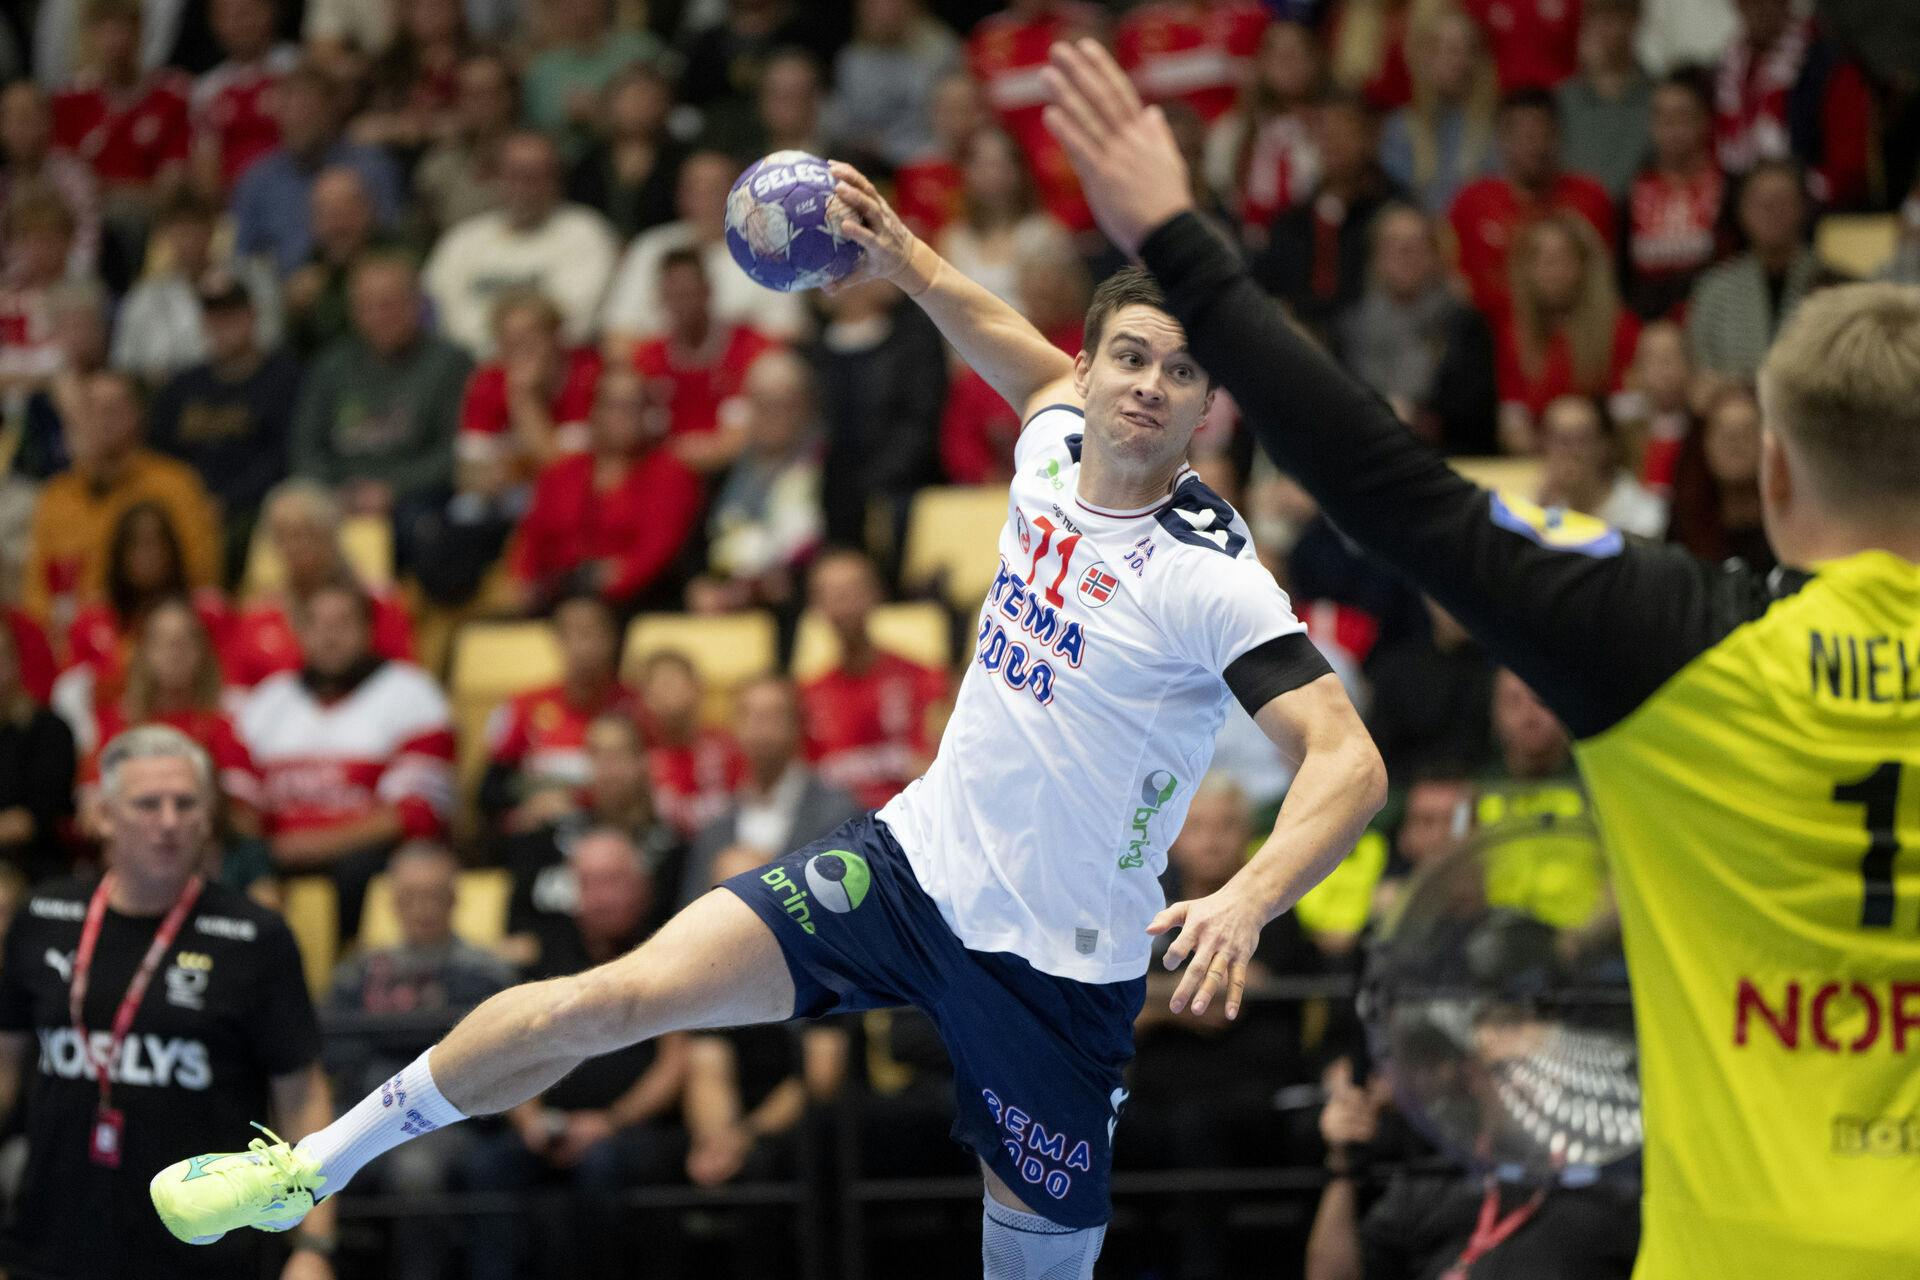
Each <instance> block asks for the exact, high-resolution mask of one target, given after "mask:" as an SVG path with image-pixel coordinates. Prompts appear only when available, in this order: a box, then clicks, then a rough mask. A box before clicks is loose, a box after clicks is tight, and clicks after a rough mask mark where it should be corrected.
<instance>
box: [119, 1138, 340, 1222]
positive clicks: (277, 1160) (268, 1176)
mask: <svg viewBox="0 0 1920 1280" xmlns="http://www.w3.org/2000/svg"><path fill="white" fill-rule="evenodd" d="M253 1127H254V1128H256V1129H258V1130H260V1132H262V1133H264V1134H266V1135H267V1137H268V1138H272V1139H273V1142H272V1144H271V1145H269V1144H268V1143H267V1141H266V1140H265V1139H263V1138H255V1139H254V1140H253V1141H252V1142H250V1143H248V1144H247V1149H246V1150H245V1151H228V1152H223V1153H221V1154H219V1155H210V1156H195V1157H193V1158H192V1159H191V1160H182V1161H181V1162H180V1163H179V1164H174V1165H168V1166H167V1167H166V1168H164V1169H162V1170H161V1171H160V1172H159V1173H157V1174H155V1175H154V1177H153V1181H152V1182H151V1183H150V1184H148V1188H147V1189H148V1191H149V1193H150V1194H151V1195H152V1196H153V1207H154V1208H155V1209H157V1210H158V1211H159V1213H160V1221H162V1222H164V1223H166V1224H167V1230H169V1231H171V1232H173V1234H174V1235H176V1236H178V1237H179V1238H180V1239H182V1240H184V1241H186V1242H187V1243H188V1244H212V1243H213V1242H214V1241H215V1240H218V1239H219V1238H220V1237H221V1236H224V1235H225V1234H227V1232H229V1231H232V1230H233V1229H234V1228H235V1227H256V1228H258V1229H259V1230H261V1231H286V1230H289V1229H291V1228H293V1227H296V1226H298V1225H300V1219H302V1218H304V1217H306V1216H307V1211H308V1210H309V1209H311V1208H313V1194H314V1192H316V1191H318V1190H319V1189H320V1187H321V1185H322V1184H324V1183H325V1182H326V1179H325V1178H323V1177H322V1176H320V1162H319V1161H318V1160H316V1159H314V1158H313V1157H312V1156H310V1155H306V1154H305V1153H303V1152H299V1151H296V1150H294V1149H293V1147H292V1146H291V1145H290V1144H289V1143H286V1142H283V1141H281V1139H280V1135H279V1134H277V1133H275V1132H273V1130H271V1129H269V1128H267V1127H266V1126H264V1125H260V1124H256V1125H254V1126H253Z"/></svg>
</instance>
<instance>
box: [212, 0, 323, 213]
mask: <svg viewBox="0 0 1920 1280" xmlns="http://www.w3.org/2000/svg"><path fill="white" fill-rule="evenodd" d="M208 18H209V20H210V21H211V22H212V25H213V37H214V39H215V40H216V41H218V42H219V45H220V48H221V50H222V51H223V52H224V53H225V54H226V57H225V59H224V60H223V61H222V62H221V63H220V64H219V65H218V66H216V67H214V68H213V70H211V71H209V72H207V73H206V74H205V75H203V76H201V77H200V79H199V80H198V81H196V82H195V84H194V86H193V102H192V107H193V128H194V150H195V156H194V161H193V163H194V167H195V171H196V177H197V179H198V180H199V182H200V183H201V185H202V187H203V188H204V189H206V190H209V191H225V190H227V189H229V188H231V187H232V186H233V184H234V182H235V181H236V180H238V178H239V177H240V175H241V174H243V173H245V172H246V171H247V166H248V165H251V164H252V163H253V162H254V161H255V160H258V159H259V158H260V157H261V156H264V155H265V154H267V152H269V151H271V150H273V149H274V148H275V147H277V146H279V145H280V122H279V121H278V120H277V119H276V118H275V116H274V112H273V102H272V95H273V88H274V86H275V85H277V84H278V83H279V82H280V77H281V76H283V75H285V74H286V73H287V72H288V71H291V70H292V69H293V67H294V65H295V64H296V63H298V62H299V61H300V50H299V49H298V48H296V47H295V46H293V45H290V44H281V43H279V42H278V41H277V40H276V38H275V33H274V18H275V15H274V9H273V0H211V3H210V4H209V6H208Z"/></svg>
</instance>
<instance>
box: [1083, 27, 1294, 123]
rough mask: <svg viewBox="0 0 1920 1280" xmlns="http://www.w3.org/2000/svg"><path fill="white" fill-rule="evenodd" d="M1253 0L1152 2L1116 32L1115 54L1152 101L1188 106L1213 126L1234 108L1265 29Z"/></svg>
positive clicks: (1142, 92) (1142, 95)
mask: <svg viewBox="0 0 1920 1280" xmlns="http://www.w3.org/2000/svg"><path fill="white" fill-rule="evenodd" d="M1268 20H1269V16H1268V14H1267V11H1266V8H1265V7H1264V6H1262V5H1260V4H1258V3H1255V2H1254V0H1154V2H1153V3H1149V4H1143V5H1141V6H1140V7H1139V8H1137V9H1134V10H1132V11H1131V12H1129V13H1128V14H1127V16H1126V17H1124V18H1122V19H1121V20H1120V26H1119V29H1118V30H1116V31H1115V32H1114V41H1113V43H1114V53H1115V55H1116V56H1117V57H1118V58H1119V60H1120V65H1121V66H1122V67H1124V68H1125V69H1126V72H1127V75H1128V76H1130V77H1131V78H1132V80H1133V83H1134V84H1135V86H1137V87H1138V88H1139V90H1140V96H1141V97H1143V98H1145V99H1146V100H1147V101H1149V102H1160V103H1166V102H1175V101H1178V102H1184V103H1186V104H1187V105H1188V106H1190V107H1192V108H1193V109H1194V110H1195V111H1197V112H1199V113H1200V118H1201V119H1202V120H1204V121H1206V122H1207V123H1208V124H1212V123H1213V122H1214V121H1215V120H1218V119H1219V118H1220V117H1221V116H1223V115H1225V114H1226V113H1227V110H1228V109H1229V108H1230V107H1232V106H1233V100H1234V98H1235V96H1237V95H1238V94H1239V92H1240V85H1241V82H1242V81H1243V80H1244V79H1245V77H1246V74H1247V72H1248V70H1249V64H1251V63H1252V61H1253V55H1254V51H1255V50H1256V49H1258V48H1259V47H1260V36H1261V33H1262V32H1264V31H1265V30H1266V29H1267V22H1268Z"/></svg>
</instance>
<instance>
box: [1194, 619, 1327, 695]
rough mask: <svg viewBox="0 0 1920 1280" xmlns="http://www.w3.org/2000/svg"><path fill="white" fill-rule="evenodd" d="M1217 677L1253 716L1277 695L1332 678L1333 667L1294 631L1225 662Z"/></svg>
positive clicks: (1299, 633)
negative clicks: (1322, 679)
mask: <svg viewBox="0 0 1920 1280" xmlns="http://www.w3.org/2000/svg"><path fill="white" fill-rule="evenodd" d="M1220 674H1221V676H1222V677H1223V678H1224V679H1225V680H1226V682H1227V688H1229V689H1231V690H1233V696H1234V697H1236V698H1238V699H1239V700H1240V705H1241V706H1243V707H1245V708H1246V709H1247V714H1248V715H1250V716H1254V715H1259V714H1260V708H1262V707H1264V706H1266V705H1267V704H1268V703H1269V702H1272V701H1273V700H1274V699H1275V698H1277V697H1279V696H1280V695H1281V694H1283V693H1292V692H1293V691H1294V690H1295V689H1298V688H1300V687H1301V686H1302V685H1307V684H1312V683H1313V682H1314V681H1315V680H1318V679H1319V678H1320V677H1321V676H1330V675H1332V674H1333V668H1332V667H1330V666H1328V665H1327V660H1326V659H1325V658H1324V657H1322V656H1321V655H1320V651H1319V650H1318V649H1316V648H1314V647H1313V641H1311V640H1309V639H1307V633H1306V632H1304V631H1295V632H1292V633H1291V634H1289V635H1284V636H1275V637H1274V638H1273V639H1271V640H1267V641H1264V642H1263V643H1260V644H1257V645H1255V646H1253V648H1251V649H1249V650H1247V651H1246V652H1245V653H1243V654H1241V655H1240V656H1239V657H1237V658H1235V659H1234V660H1233V661H1232V662H1229V663H1228V664H1227V669H1226V670H1225V671H1223V672H1221V673H1220Z"/></svg>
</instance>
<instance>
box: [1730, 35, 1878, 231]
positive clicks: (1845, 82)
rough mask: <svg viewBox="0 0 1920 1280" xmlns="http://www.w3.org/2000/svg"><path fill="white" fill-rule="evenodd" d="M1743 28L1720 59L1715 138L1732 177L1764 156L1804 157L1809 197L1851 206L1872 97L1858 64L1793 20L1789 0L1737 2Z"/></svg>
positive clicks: (1864, 169)
mask: <svg viewBox="0 0 1920 1280" xmlns="http://www.w3.org/2000/svg"><path fill="white" fill-rule="evenodd" d="M1737 7H1738V8H1739V10H1740V25H1741V32H1740V36H1739V38H1738V39H1736V40H1734V41H1732V42H1731V43H1729V44H1728V46H1727V52H1726V55H1725V56H1724V57H1723V58H1722V59H1721V60H1720V69H1719V73H1718V78H1717V82H1716V85H1715V89H1714V105H1715V120H1714V136H1715V138H1716V139H1717V140H1718V146H1719V153H1720V165H1721V167H1722V168H1724V169H1725V170H1726V171H1727V172H1728V173H1730V174H1734V175H1736V176H1738V175H1742V174H1745V173H1746V172H1747V170H1749V169H1751V168H1752V167H1753V166H1754V164H1755V163H1756V162H1758V161H1761V160H1783V159H1787V158H1788V157H1792V158H1794V159H1797V160H1799V161H1800V162H1801V163H1802V164H1803V165H1805V166H1806V167H1807V170H1808V175H1807V181H1808V187H1809V190H1810V192H1811V194H1812V195H1813V197H1814V198H1815V199H1816V200H1818V201H1820V202H1821V203H1822V204H1825V205H1827V206H1829V207H1832V208H1841V209H1845V208H1851V207H1853V206H1855V205H1858V204H1859V203H1860V202H1861V200H1862V199H1863V198H1864V197H1865V196H1866V194H1867V176H1868V170H1869V165H1870V159H1869V157H1870V155H1871V152H1872V149H1873V141H1874V137H1875V131H1874V128H1873V118H1874V105H1873V94H1872V91H1871V90H1870V89H1869V88H1868V86H1867V82H1866V78H1865V77H1864V76H1862V75H1861V74H1860V69H1859V68H1858V67H1857V66H1855V65H1854V64H1853V63H1851V62H1848V61H1846V60H1845V59H1844V58H1843V56H1842V55H1841V53H1840V51H1839V49H1838V48H1837V47H1836V46H1835V45H1834V44H1833V43H1832V42H1831V41H1829V40H1828V39H1827V38H1826V37H1825V36H1823V35H1821V34H1820V31H1819V29H1818V27H1817V26H1816V25H1815V23H1814V20H1813V19H1812V18H1804V17H1796V16H1795V15H1794V12H1793V6H1792V4H1791V3H1790V0H1739V2H1738V5H1737Z"/></svg>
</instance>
